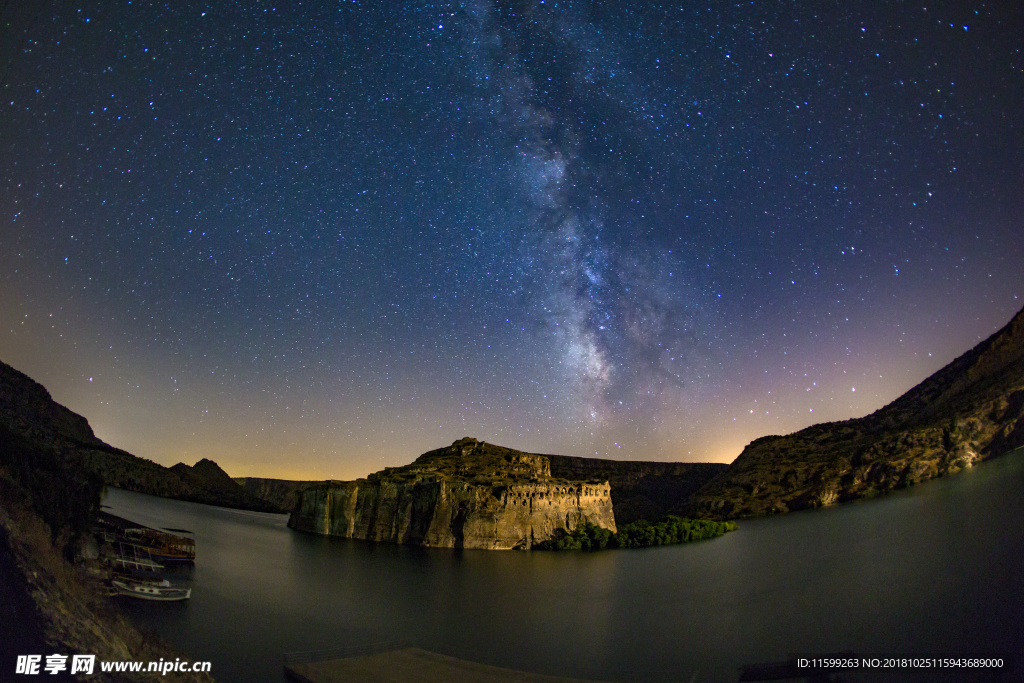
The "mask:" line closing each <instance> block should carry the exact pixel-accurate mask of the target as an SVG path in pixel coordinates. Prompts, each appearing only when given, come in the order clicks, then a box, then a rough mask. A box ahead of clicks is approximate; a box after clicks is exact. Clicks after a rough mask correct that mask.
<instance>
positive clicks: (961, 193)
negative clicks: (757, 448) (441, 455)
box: [0, 0, 1024, 479]
mask: <svg viewBox="0 0 1024 683" xmlns="http://www.w3.org/2000/svg"><path fill="white" fill-rule="evenodd" d="M186 4H188V3H167V4H165V3H156V2H139V1H137V0H136V1H134V2H125V1H123V0H122V1H120V2H106V1H104V2H83V3H77V4H75V3H70V2H59V3H44V2H35V3H32V2H13V3H10V2H8V3H4V5H3V9H2V14H0V19H2V22H3V33H2V34H0V50H2V51H0V79H2V82H0V105H2V106H0V360H3V361H4V362H6V363H8V364H11V365H13V366H14V367H16V368H18V369H19V370H21V371H23V372H25V373H27V374H28V375H30V376H31V377H33V378H34V379H36V380H37V381H39V382H41V383H42V384H44V385H45V386H46V387H47V388H48V389H49V390H50V392H51V394H52V395H53V396H54V398H55V399H56V400H58V401H59V402H61V403H63V404H65V405H67V406H68V407H69V408H71V409H72V410H75V411H76V412H78V413H81V414H82V415H85V416H86V417H87V418H88V419H89V422H90V423H91V424H92V426H93V428H94V430H95V431H96V433H97V435H98V436H99V437H100V438H102V439H104V440H105V441H107V442H108V443H111V444H113V445H115V446H118V447H121V448H124V449H126V450H129V451H131V452H132V453H134V454H136V455H139V456H142V457H146V458H150V459H152V460H154V461H156V462H159V463H161V464H164V465H173V464H174V463H176V462H180V461H184V462H186V463H189V464H192V463H194V462H195V461H197V460H198V459H200V458H203V457H209V458H212V459H214V460H216V461H217V462H218V463H219V464H220V465H221V466H222V467H224V469H226V470H227V471H228V472H229V473H230V474H231V475H233V476H245V475H248V476H267V477H286V478H318V479H323V478H328V477H333V478H355V477H358V476H365V475H366V474H368V473H370V472H372V471H375V470H378V469H381V468H382V467H384V466H385V465H387V466H394V465H401V464H405V463H407V462H410V461H411V460H412V459H413V458H414V457H415V456H416V455H418V454H420V453H422V452H424V451H427V450H430V449H432V448H437V447H440V446H444V445H447V444H449V443H451V442H452V441H454V440H455V439H458V438H460V437H463V436H474V437H477V438H480V439H484V440H487V441H490V442H492V443H497V444H500V445H503V446H508V447H512V448H518V449H522V450H527V451H533V452H541V453H561V454H567V455H579V456H595V455H597V456H599V457H611V458H620V459H632V460H678V461H719V462H728V461H731V460H732V459H733V458H735V457H736V456H737V455H738V454H739V453H740V451H741V450H742V448H743V446H744V445H746V444H747V443H748V442H749V441H751V440H753V439H755V438H757V437H760V436H764V435H767V434H784V433H788V432H792V431H795V430H797V429H800V428H803V427H806V426H808V425H811V424H814V423H818V422H824V421H831V420H839V419H846V418H851V417H860V416H862V415H865V414H867V413H869V412H871V411H873V410H875V409H877V408H879V407H881V406H882V405H884V404H886V403H888V402H889V401H891V400H893V399H894V398H896V397H897V396H899V395H900V394H901V393H903V392H904V391H906V390H907V389H909V388H910V387H912V386H913V385H915V384H917V383H918V382H920V381H921V380H922V379H924V378H925V377H927V376H928V375H930V374H931V373H932V372H934V371H935V370H937V369H939V368H940V367H942V366H943V365H945V364H946V363H948V362H949V361H950V360H952V359H953V358H955V357H956V356H958V355H959V354H961V353H963V352H964V351H966V350H967V349H969V348H970V347H972V346H974V345H975V344H976V343H977V342H978V341H980V340H981V339H983V338H985V337H987V336H988V335H990V334H991V333H993V332H994V331H996V330H997V329H998V328H1000V327H1001V326H1002V325H1003V324H1005V323H1006V322H1007V321H1008V320H1009V319H1010V318H1011V317H1012V316H1013V314H1014V313H1016V312H1017V311H1018V310H1020V308H1021V307H1022V306H1024V278H1022V265H1021V264H1022V263H1024V219H1022V216H1024V170H1022V169H1024V135H1022V126H1024V115H1022V111H1024V106H1022V104H1024V87H1022V84H1024V78H1022V76H1024V71H1022V55H1021V48H1022V45H1024V40H1022V37H1021V36H1022V35H1024V10H1022V5H1021V4H1020V3H1019V2H1005V3H978V2H967V1H962V0H957V1H954V2H913V3H912V2H886V3H880V2H875V1H864V2H859V1H850V2H842V3H838V2H829V3H821V2H814V1H806V2H804V1H799V2H788V1H787V2H782V1H772V2H747V3H744V4H730V5H725V4H723V3H718V2H714V3H710V2H708V3H693V2H677V3H663V4H657V3H641V2H621V3H615V2H603V3H597V2H595V3H585V2H561V1H558V2H555V1H553V0H547V1H544V0H535V1H534V2H515V3H509V2H497V3H495V2H492V1H488V0H467V1H466V2H461V3H459V2H454V3H445V2H440V3H428V2H415V1H414V2H404V3H393V2H376V3H375V2H363V1H359V2H334V3H318V2H306V3H295V2H281V3H278V4H274V3H273V2H231V3H211V4H209V5H204V4H200V3H192V4H190V6H187V7H186V6H184V5H186Z"/></svg>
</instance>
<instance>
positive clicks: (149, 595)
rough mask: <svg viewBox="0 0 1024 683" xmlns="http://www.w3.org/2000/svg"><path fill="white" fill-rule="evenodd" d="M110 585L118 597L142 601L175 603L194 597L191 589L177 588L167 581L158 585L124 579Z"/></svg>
mask: <svg viewBox="0 0 1024 683" xmlns="http://www.w3.org/2000/svg"><path fill="white" fill-rule="evenodd" d="M110 585H111V586H113V588H114V590H115V591H116V594H117V595H125V596H128V597H130V598H140V599H142V600H159V601H162V602H173V601H178V600H188V599H189V598H191V597H192V589H191V588H175V587H173V586H171V582H170V581H167V580H164V581H161V582H159V583H157V582H155V581H135V580H132V579H125V578H122V579H113V580H111V582H110Z"/></svg>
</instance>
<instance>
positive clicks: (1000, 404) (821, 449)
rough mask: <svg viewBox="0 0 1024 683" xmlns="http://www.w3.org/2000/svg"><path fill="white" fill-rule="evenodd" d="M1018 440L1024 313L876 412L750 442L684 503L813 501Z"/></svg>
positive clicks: (960, 463) (752, 507)
mask: <svg viewBox="0 0 1024 683" xmlns="http://www.w3.org/2000/svg"><path fill="white" fill-rule="evenodd" d="M1021 446H1024V311H1021V312H1019V313H1018V314H1017V315H1016V316H1014V318H1013V320H1011V321H1010V322H1009V323H1008V324H1007V325H1006V326H1005V327H1004V328H1003V329H1001V330H999V331H998V332H996V333H995V334H993V335H992V336H991V337H989V338H988V339H986V340H985V341H983V342H982V343H980V344H978V345H977V346H976V347H974V348H973V349H971V350H970V351H968V352H967V353H965V354H964V355H962V356H960V357H959V358H957V359H956V360H954V361H953V362H952V363H950V364H949V365H947V366H946V367H944V368H942V369H941V370H939V371H938V372H937V373H935V374H934V375H932V376H931V377H929V378H928V379H926V380H925V381H924V382H922V383H921V384H919V385H918V386H916V387H914V388H913V389H911V390H910V391H908V392H907V393H906V394H904V395H903V396H901V397H900V398H898V399H897V400H895V401H894V402H892V403H890V404H889V405H887V406H885V407H884V408H881V409H880V410H878V411H876V412H874V413H872V414H871V415H868V416H867V417H863V418H860V419H855V420H846V421H844V422H832V423H826V424H819V425H814V426H812V427H808V428H807V429H804V430H802V431H799V432H796V433H794V434H790V435H789V436H766V437H764V438H761V439H757V440H756V441H754V442H752V443H751V444H750V445H748V446H747V447H746V448H745V449H744V450H743V452H742V453H741V454H740V456H739V457H738V458H736V460H735V461H734V462H733V463H732V464H731V465H729V467H728V469H727V470H725V471H724V472H723V473H721V474H719V475H718V476H717V477H716V478H715V479H713V480H712V481H710V482H709V483H708V484H706V485H705V486H704V487H703V488H702V489H701V490H700V491H699V492H698V493H697V495H696V496H695V498H694V500H693V501H692V502H691V504H690V505H689V506H688V511H689V512H690V514H694V515H697V516H704V517H716V518H727V517H747V516H753V515H762V514H770V513H777V512H786V511H789V510H799V509H803V508H809V507H820V506H823V505H829V504H831V503H835V502H838V501H843V500H851V499H855V498H861V497H864V496H871V495H875V494H877V493H879V492H883V491H887V490H890V489H893V488H898V487H903V486H908V485H911V484H916V483H918V482H921V481H925V480H927V479H931V478H933V477H939V476H943V475H945V474H948V473H951V472H956V471H958V470H960V469H963V468H965V467H970V466H972V465H974V464H975V463H977V462H979V461H981V460H985V459H987V458H991V457H995V456H998V455H1002V454H1003V453H1007V452H1009V451H1011V450H1013V449H1015V448H1019V447H1021Z"/></svg>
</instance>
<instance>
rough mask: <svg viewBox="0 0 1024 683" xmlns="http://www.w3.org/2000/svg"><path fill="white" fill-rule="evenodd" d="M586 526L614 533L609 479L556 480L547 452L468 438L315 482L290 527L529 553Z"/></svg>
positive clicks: (304, 494) (373, 538)
mask: <svg viewBox="0 0 1024 683" xmlns="http://www.w3.org/2000/svg"><path fill="white" fill-rule="evenodd" d="M580 522H590V523H591V524H595V525H597V526H601V527H604V528H607V529H610V530H612V531H615V517H614V514H613V512H612V503H611V491H610V487H609V485H608V482H607V481H599V480H569V479H563V478H560V477H557V476H552V474H551V462H550V459H549V457H548V456H544V455H537V454H532V453H523V452H520V451H515V450H512V449H509V448H502V447H500V446H494V445H492V444H488V443H484V442H481V441H477V440H476V439H470V438H465V439H461V440H459V441H456V442H455V443H453V444H452V445H451V446H448V447H447V448H440V449H437V450H434V451H430V452H429V453H425V454H423V455H421V456H420V457H419V458H417V459H416V460H415V462H413V463H412V464H410V465H406V466H404V467H395V468H386V469H385V470H384V471H382V472H377V473H375V474H372V475H370V476H369V477H367V478H366V479H359V480H356V481H349V482H324V483H321V484H318V485H316V486H312V487H310V488H307V489H306V490H304V491H302V492H301V493H300V494H299V503H298V506H297V508H296V509H295V511H294V512H293V513H292V516H291V518H290V519H289V521H288V525H289V526H290V527H292V528H293V529H299V530H302V531H312V532H316V533H321V534H330V535H336V536H344V537H347V538H358V539H364V540H370V541H388V542H393V543H409V544H414V545H424V546H433V547H444V548H485V549H512V548H523V549H527V548H530V547H531V546H533V545H534V544H535V543H539V542H540V541H545V540H548V539H550V538H552V537H553V536H554V534H555V532H556V530H562V531H572V530H574V529H575V528H576V527H577V525H578V524H579V523H580Z"/></svg>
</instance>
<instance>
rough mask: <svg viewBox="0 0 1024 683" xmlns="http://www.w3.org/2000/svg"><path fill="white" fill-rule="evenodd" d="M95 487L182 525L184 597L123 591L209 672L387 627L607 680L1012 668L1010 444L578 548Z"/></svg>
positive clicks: (1023, 576) (1019, 645) (1018, 498)
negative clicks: (399, 536)
mask: <svg viewBox="0 0 1024 683" xmlns="http://www.w3.org/2000/svg"><path fill="white" fill-rule="evenodd" d="M105 504H107V505H109V506H110V507H111V512H113V513H115V514H119V515H122V516H125V517H128V518H130V519H133V520H135V521H138V522H141V523H143V524H148V525H151V526H157V527H179V528H185V529H190V530H193V531H194V532H195V537H196V548H197V559H196V563H195V566H194V567H193V568H191V569H190V570H187V576H188V577H189V578H190V579H191V585H192V586H193V592H192V596H193V597H192V600H191V601H189V602H188V603H183V604H152V603H145V602H142V601H126V602H122V604H123V605H124V607H125V609H126V610H127V611H128V612H129V613H130V614H131V615H132V616H133V618H135V619H136V620H137V622H139V623H140V624H141V625H143V626H144V627H148V628H151V629H153V630H155V631H157V632H158V633H160V634H161V635H162V636H163V637H164V638H165V639H167V640H168V641H170V642H171V643H173V644H175V645H176V646H178V647H179V648H180V649H181V650H183V651H184V652H185V653H186V654H187V655H189V656H190V657H191V658H194V659H200V660H207V659H208V660H211V661H212V662H213V673H214V675H215V676H216V677H217V678H218V680H220V681H223V682H225V683H231V682H239V683H241V682H243V681H245V682H248V681H254V682H255V681H268V682H273V683H279V682H280V681H282V680H283V675H282V666H281V665H282V660H281V655H282V653H285V652H294V651H305V650H318V649H325V648H331V647H337V646H344V645H363V644H368V643H374V642H380V641H388V640H395V639H412V640H415V641H416V642H417V643H418V644H420V645H421V646H423V647H427V648H432V649H435V650H437V651H441V652H445V653H448V654H452V655H455V656H461V657H463V658H466V659H472V660H475V661H480V662H484V663H488V664H494V665H498V666H505V667H510V668H517V669H525V670H529V671H535V672H539V673H546V674H552V675H562V676H575V677H581V678H594V679H600V680H609V681H658V682H660V681H691V680H693V681H736V680H737V678H738V667H740V666H741V665H743V664H751V663H764V662H772V661H782V660H784V659H786V658H787V656H788V655H790V654H791V653H817V654H824V653H833V652H841V651H853V652H855V653H857V654H859V655H867V654H893V653H902V654H915V655H933V656H942V655H945V656H950V655H954V654H957V655H960V654H980V655H985V656H993V655H1001V656H1006V655H1009V657H1010V658H1011V659H1015V660H1016V661H1017V664H1018V669H1021V670H1024V657H1022V655H1021V653H1024V632H1022V629H1024V452H1022V451H1017V452H1015V453H1013V454H1010V455H1008V456H1005V457H1003V458H1000V459H997V460H995V461H992V462H990V463H985V464H983V465H981V466H979V467H977V468H975V469H974V470H971V471H968V472H965V473H963V474H959V475H956V476H953V477H949V478H947V479H943V480H939V481H935V482H931V483H928V484H925V485H922V486H919V487H916V488H912V489H908V490H906V491H901V492H898V493H897V494H894V495H890V496H886V497H883V498H881V499H876V500H872V501H863V502H858V503H854V504H850V505H842V506H838V507H834V508H831V509H827V510H820V511H813V512H805V513H795V514H790V515H786V516H782V517H775V518H770V519H760V520H754V521H747V522H743V523H741V528H740V530H739V531H737V532H734V533H731V534H728V535H727V536H725V537H723V538H719V539H716V540H713V541H707V542H702V543H696V544H692V545H687V546H675V547H668V548H656V549H649V550H639V551H610V552H603V553H593V554H583V553H564V554H554V553H541V552H536V553H520V552H490V551H480V550H476V551H453V550H441V549H423V548H411V547H404V546H391V545H372V544H367V543H362V542H358V541H349V540H345V539H337V538H326V537H320V536H313V535H308V534H301V533H296V532H293V531H291V530H289V529H288V528H287V527H286V526H285V522H286V519H287V518H286V517H285V516H283V515H268V514H259V513H250V512H240V511H235V510H226V509H222V508H215V507H209V506H205V505H198V504H194V503H184V502H178V501H172V500H166V499H162V498H155V497H151V496H145V495H141V494H136V493H129V492H125V491H121V490H116V489H114V490H111V491H110V492H109V494H108V496H107V498H106V499H105ZM1018 675H1024V674H1018ZM844 680H848V681H852V680H870V681H876V680H940V677H939V676H936V672H935V671H932V672H929V673H928V675H927V676H919V677H913V676H910V675H908V674H907V673H906V672H904V673H902V674H899V675H896V676H889V677H878V676H876V677H867V678H864V677H858V676H857V675H851V674H844ZM945 680H985V679H984V678H980V677H977V676H974V677H971V676H965V675H962V674H961V675H957V676H952V677H947V678H946V679H945ZM999 680H1011V678H1008V677H1006V678H1003V679H999Z"/></svg>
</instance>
